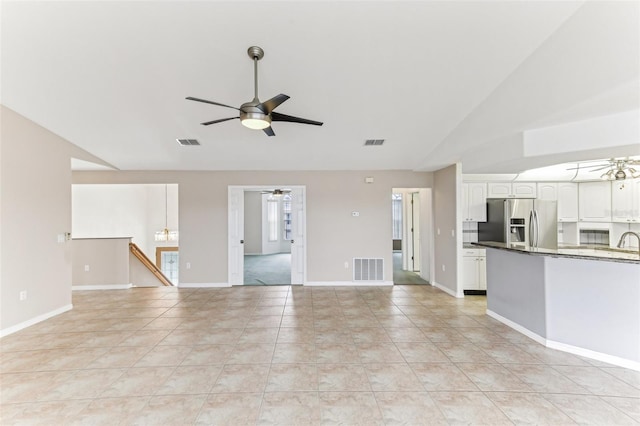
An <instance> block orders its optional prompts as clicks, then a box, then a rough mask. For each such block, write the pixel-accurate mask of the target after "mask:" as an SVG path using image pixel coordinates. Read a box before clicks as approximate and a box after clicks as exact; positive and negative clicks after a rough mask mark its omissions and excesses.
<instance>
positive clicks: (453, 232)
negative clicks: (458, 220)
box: [451, 229, 456, 237]
mask: <svg viewBox="0 0 640 426" xmlns="http://www.w3.org/2000/svg"><path fill="white" fill-rule="evenodd" d="M451 236H452V237H455V236H456V231H455V229H452V230H451Z"/></svg>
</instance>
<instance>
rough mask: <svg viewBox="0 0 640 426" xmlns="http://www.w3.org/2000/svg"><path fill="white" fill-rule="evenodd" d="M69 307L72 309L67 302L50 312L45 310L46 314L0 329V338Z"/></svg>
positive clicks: (68, 309) (63, 311)
mask: <svg viewBox="0 0 640 426" xmlns="http://www.w3.org/2000/svg"><path fill="white" fill-rule="evenodd" d="M71 309H73V305H72V304H69V305H66V306H62V307H60V308H58V309H54V310H53V311H51V312H47V313H46V314H42V315H38V316H37V317H34V318H31V319H30V320H27V321H24V322H21V323H19V324H16V325H14V326H11V327H8V328H5V329H4V330H0V338H1V337H5V336H8V335H9V334H13V333H15V332H17V331H20V330H23V329H25V328H27V327H31V326H32V325H35V324H37V323H39V322H42V321H45V320H48V319H49V318H52V317H55V316H56V315H60V314H63V313H65V312H67V311H70V310H71Z"/></svg>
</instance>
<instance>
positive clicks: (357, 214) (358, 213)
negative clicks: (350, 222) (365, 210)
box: [351, 212, 360, 217]
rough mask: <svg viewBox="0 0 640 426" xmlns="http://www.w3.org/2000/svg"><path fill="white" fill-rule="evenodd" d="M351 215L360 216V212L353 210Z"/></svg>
mask: <svg viewBox="0 0 640 426" xmlns="http://www.w3.org/2000/svg"><path fill="white" fill-rule="evenodd" d="M351 216H353V217H358V216H360V212H351Z"/></svg>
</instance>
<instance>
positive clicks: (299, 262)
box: [291, 188, 306, 284]
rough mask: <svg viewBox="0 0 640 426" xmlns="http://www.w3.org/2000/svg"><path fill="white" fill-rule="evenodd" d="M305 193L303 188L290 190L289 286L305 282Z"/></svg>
mask: <svg viewBox="0 0 640 426" xmlns="http://www.w3.org/2000/svg"><path fill="white" fill-rule="evenodd" d="M304 196H305V191H304V188H293V189H292V190H291V284H304V281H305V260H306V255H305V249H306V242H305V229H306V218H305V213H304V212H305V199H304Z"/></svg>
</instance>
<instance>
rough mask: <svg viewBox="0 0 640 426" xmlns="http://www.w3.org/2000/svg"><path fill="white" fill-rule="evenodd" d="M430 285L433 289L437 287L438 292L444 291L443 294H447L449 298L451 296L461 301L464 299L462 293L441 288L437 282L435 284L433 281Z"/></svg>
mask: <svg viewBox="0 0 640 426" xmlns="http://www.w3.org/2000/svg"><path fill="white" fill-rule="evenodd" d="M431 285H432V286H434V287H437V288H438V289H440V290H442V291H444V292H445V293H447V294H448V295H449V296H453V297H455V298H458V299H462V298H464V292H463V293H458V292H455V291H453V290H451V289H450V288H448V287H445V286H443V285H442V284H439V283H437V282H435V281H433V282H432V283H431Z"/></svg>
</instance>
